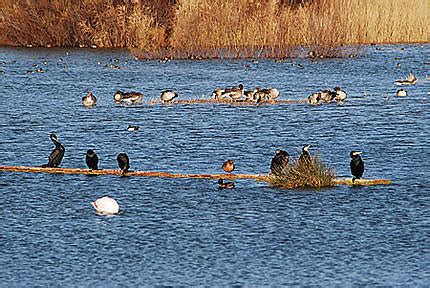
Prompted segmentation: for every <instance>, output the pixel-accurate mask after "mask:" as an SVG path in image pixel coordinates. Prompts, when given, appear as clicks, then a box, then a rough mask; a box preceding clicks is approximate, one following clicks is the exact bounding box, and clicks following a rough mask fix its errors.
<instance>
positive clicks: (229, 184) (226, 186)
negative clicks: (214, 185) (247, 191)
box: [218, 178, 234, 190]
mask: <svg viewBox="0 0 430 288" xmlns="http://www.w3.org/2000/svg"><path fill="white" fill-rule="evenodd" d="M233 188H234V183H233V182H224V179H222V178H219V179H218V189H220V190H221V189H233Z"/></svg>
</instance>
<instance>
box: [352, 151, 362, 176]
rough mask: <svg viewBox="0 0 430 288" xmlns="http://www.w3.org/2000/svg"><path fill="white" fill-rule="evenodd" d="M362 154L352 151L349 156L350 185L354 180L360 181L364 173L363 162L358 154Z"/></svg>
mask: <svg viewBox="0 0 430 288" xmlns="http://www.w3.org/2000/svg"><path fill="white" fill-rule="evenodd" d="M361 153H362V152H360V151H352V152H351V154H350V156H351V163H350V166H351V174H352V176H354V177H352V183H354V181H355V179H360V178H361V177H362V176H363V173H364V162H363V160H362V159H361V157H360V154H361Z"/></svg>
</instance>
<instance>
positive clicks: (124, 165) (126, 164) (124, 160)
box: [116, 153, 130, 175]
mask: <svg viewBox="0 0 430 288" xmlns="http://www.w3.org/2000/svg"><path fill="white" fill-rule="evenodd" d="M116 160H117V161H118V166H119V169H121V171H122V174H123V175H124V173H125V172H127V171H128V169H130V160H129V159H128V155H127V154H125V153H119V154H118V156H117V157H116Z"/></svg>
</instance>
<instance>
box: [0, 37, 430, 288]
mask: <svg viewBox="0 0 430 288" xmlns="http://www.w3.org/2000/svg"><path fill="white" fill-rule="evenodd" d="M429 55H430V45H428V44H426V45H406V46H372V47H369V48H367V49H366V54H365V57H360V58H355V59H325V60H320V61H319V62H318V63H316V64H313V63H311V62H310V61H308V60H305V59H298V60H297V62H298V63H300V64H301V65H302V67H298V65H293V64H292V61H290V60H289V61H286V62H283V63H276V62H274V61H270V60H260V61H259V63H258V64H255V63H252V62H251V61H249V60H231V61H170V62H167V63H159V62H158V61H136V60H134V59H133V57H132V56H131V55H129V54H128V53H127V52H126V51H118V50H85V49H12V48H0V70H2V71H3V72H4V73H1V74H0V89H1V94H2V97H1V98H0V113H1V117H0V127H1V141H0V152H1V153H0V165H28V166H38V165H41V164H44V163H46V162H47V158H48V155H49V153H50V151H51V150H52V149H53V144H52V143H51V141H50V139H49V133H50V132H56V133H57V135H58V138H59V140H60V141H61V142H62V143H63V145H64V146H65V148H66V154H65V157H64V159H63V162H62V167H85V153H86V151H87V149H89V148H92V149H94V150H95V151H96V153H97V154H98V155H99V158H100V167H101V168H116V167H117V164H116V155H117V154H118V153H120V152H126V153H127V154H128V155H129V157H130V164H131V169H134V170H150V171H168V172H184V173H219V172H221V171H220V170H221V168H220V166H221V164H222V163H223V162H224V161H225V160H226V159H234V160H235V162H236V172H237V173H265V172H267V171H268V169H269V166H270V160H271V158H272V156H273V155H274V151H275V149H276V148H283V149H285V150H287V151H288V152H289V153H290V155H292V156H293V157H296V156H297V155H298V153H299V150H300V148H301V146H302V145H303V144H306V143H309V144H311V145H312V148H311V153H312V154H319V155H320V156H321V158H322V159H323V160H324V161H325V162H327V163H328V164H330V165H331V166H332V167H333V168H334V169H335V171H336V175H338V176H341V177H350V171H349V161H350V158H349V152H350V151H351V150H361V151H363V155H362V157H363V160H364V161H365V163H366V171H365V175H364V176H365V178H379V179H392V180H393V184H392V185H389V186H368V187H348V186H338V187H334V188H328V189H319V190H315V189H306V190H303V189H302V190H284V189H275V188H269V187H268V186H267V184H265V183H264V182H255V181H253V180H237V181H235V183H236V188H235V189H233V190H222V191H219V190H218V189H217V185H216V181H215V180H199V179H163V178H144V177H116V176H97V177H91V176H86V175H52V174H30V173H4V172H0V187H1V192H0V203H1V204H0V247H1V249H0V283H1V284H0V286H2V287H14V286H20V287H29V286H57V287H58V286H64V287H65V286H74V287H75V286H87V287H88V286H90V287H106V286H146V285H150V286H153V285H174V286H177V285H185V286H190V285H210V286H232V285H243V286H261V285H271V286H272V285H273V286H283V285H301V286H302V285H303V286H308V285H318V286H345V285H346V286H352V285H354V286H355V285H371V286H374V285H385V286H392V285H399V286H427V285H429V283H430V201H429V200H430V197H429V195H430V179H429V178H430V177H429V175H430V174H429V168H430V167H429V163H430V157H429V152H428V151H429V150H430V137H429V135H430V112H429V111H430V95H428V92H429V91H430V81H429V80H428V76H429V74H430V70H429V68H430V63H429ZM111 59H112V61H111ZM114 59H118V61H115V60H114ZM45 60H46V61H47V62H45V64H44V63H43V61H45ZM126 61H127V63H126ZM98 62H101V63H100V64H98ZM111 63H112V64H114V65H119V66H121V67H123V68H124V69H119V70H115V69H110V68H108V67H105V65H108V64H111ZM33 64H37V65H38V66H37V67H33V66H32V65H33ZM64 66H67V69H65V68H64ZM39 67H42V68H43V69H45V70H46V72H45V73H27V70H29V69H37V68H39ZM409 72H413V73H414V74H415V75H416V76H417V77H418V78H419V80H418V82H417V84H416V85H414V86H408V87H406V89H407V90H408V93H409V95H408V96H407V97H405V98H400V97H396V96H395V93H396V91H397V89H398V88H399V87H397V86H395V85H394V84H393V82H394V81H395V80H397V79H402V78H406V76H407V74H408V73H409ZM239 83H243V84H244V85H245V88H252V87H254V86H257V85H258V86H262V87H276V88H278V89H279V90H280V91H281V99H305V98H307V96H308V95H309V94H310V93H312V92H316V91H319V90H321V89H325V88H329V89H332V88H333V87H334V86H337V85H338V86H341V87H342V88H343V89H345V90H346V91H347V92H348V95H349V99H348V101H347V102H346V103H344V104H343V105H336V104H330V105H319V106H310V105H308V104H283V105H265V106H258V107H257V106H230V105H221V104H219V105H213V104H199V105H152V106H150V105H145V104H143V105H140V106H137V107H121V106H117V105H115V104H114V102H113V94H114V92H115V91H116V90H126V91H130V90H137V91H140V92H143V93H144V95H145V100H150V99H156V98H157V97H159V94H160V92H161V91H162V90H164V89H167V88H171V89H175V90H176V91H178V92H179V95H180V96H179V97H180V99H195V98H209V97H210V94H211V92H212V91H213V90H214V89H215V88H217V87H225V86H235V85H238V84H239ZM87 91H92V92H93V93H94V94H95V95H96V97H97V99H98V103H97V105H96V107H95V108H94V109H87V108H84V107H83V106H82V105H81V98H82V96H84V95H85V93H86V92H87ZM130 124H131V125H139V126H140V127H141V130H139V131H136V132H129V131H127V127H128V125H130ZM104 195H110V196H112V197H113V198H115V199H116V200H117V201H118V202H119V205H120V208H121V213H120V214H119V215H117V216H111V217H105V216H100V215H97V214H96V213H95V211H94V209H93V208H92V207H91V205H90V202H91V201H93V200H95V199H97V198H99V197H101V196H104Z"/></svg>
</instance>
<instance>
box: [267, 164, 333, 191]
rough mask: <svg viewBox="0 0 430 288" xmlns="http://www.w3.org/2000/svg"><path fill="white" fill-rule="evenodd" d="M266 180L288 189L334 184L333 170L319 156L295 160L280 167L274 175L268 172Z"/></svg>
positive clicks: (273, 184)
mask: <svg viewBox="0 0 430 288" xmlns="http://www.w3.org/2000/svg"><path fill="white" fill-rule="evenodd" d="M267 179H268V182H269V183H270V184H271V185H272V186H275V187H283V188H288V189H294V188H301V187H311V188H322V187H331V186H334V181H333V180H334V172H333V170H332V169H331V168H330V167H329V166H327V165H325V164H324V162H322V161H321V159H319V157H312V156H311V157H310V160H305V161H299V160H295V161H293V162H292V163H291V162H290V163H288V165H286V166H284V167H282V169H280V171H278V172H277V174H276V175H274V174H270V175H269V177H268V178H267Z"/></svg>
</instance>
